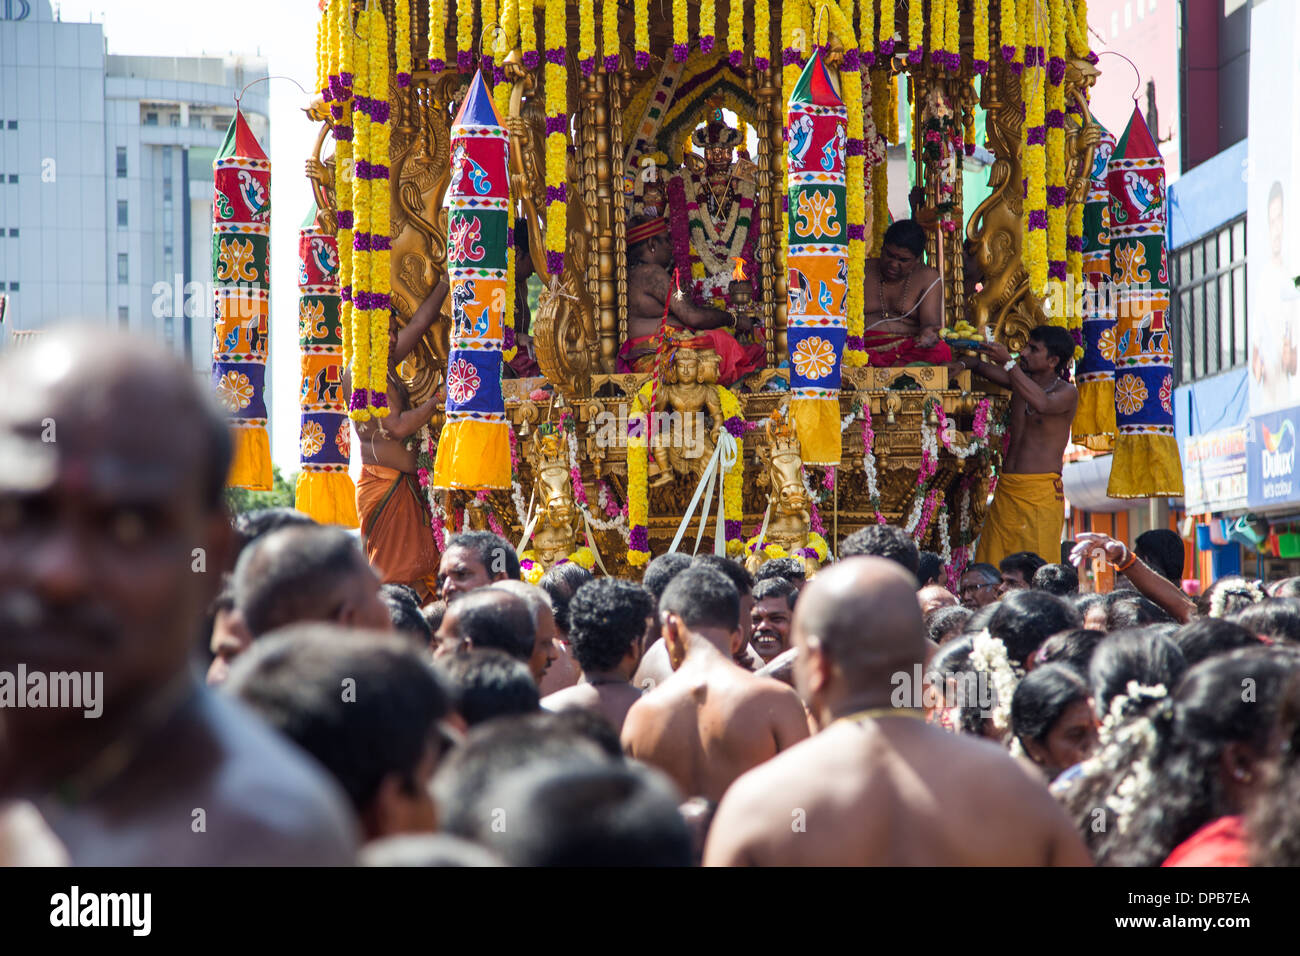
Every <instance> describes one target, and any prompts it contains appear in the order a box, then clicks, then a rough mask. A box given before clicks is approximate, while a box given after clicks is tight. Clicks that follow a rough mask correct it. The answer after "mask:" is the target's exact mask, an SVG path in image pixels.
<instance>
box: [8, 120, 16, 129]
mask: <svg viewBox="0 0 1300 956" xmlns="http://www.w3.org/2000/svg"><path fill="white" fill-rule="evenodd" d="M9 128H10V129H17V128H18V121H17V120H10V121H9Z"/></svg>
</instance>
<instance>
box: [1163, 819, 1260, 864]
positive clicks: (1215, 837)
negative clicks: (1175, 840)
mask: <svg viewBox="0 0 1300 956" xmlns="http://www.w3.org/2000/svg"><path fill="white" fill-rule="evenodd" d="M1160 865H1161V866H1249V865H1250V862H1249V860H1247V858H1246V828H1245V827H1244V826H1242V822H1241V817H1239V816H1234V817H1219V819H1217V820H1215V821H1213V822H1211V823H1207V824H1206V825H1205V826H1203V827H1201V828H1200V829H1199V830H1197V831H1196V832H1195V833H1193V834H1192V835H1191V836H1189V837H1188V838H1187V839H1186V840H1184V841H1183V842H1182V843H1180V844H1179V845H1178V846H1176V847H1175V848H1174V852H1173V853H1170V854H1169V859H1167V860H1165V862H1164V863H1162V864H1160Z"/></svg>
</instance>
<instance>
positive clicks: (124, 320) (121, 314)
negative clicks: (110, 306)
mask: <svg viewBox="0 0 1300 956" xmlns="http://www.w3.org/2000/svg"><path fill="white" fill-rule="evenodd" d="M117 324H118V325H120V326H122V328H126V327H127V326H128V325H130V324H131V310H130V309H128V308H127V307H126V306H124V305H119V306H118V307H117Z"/></svg>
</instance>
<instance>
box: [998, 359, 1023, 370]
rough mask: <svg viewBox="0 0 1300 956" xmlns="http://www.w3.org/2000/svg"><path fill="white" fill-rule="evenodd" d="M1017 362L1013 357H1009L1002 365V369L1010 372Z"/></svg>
mask: <svg viewBox="0 0 1300 956" xmlns="http://www.w3.org/2000/svg"><path fill="white" fill-rule="evenodd" d="M1019 361H1020V359H1019V358H1017V357H1016V356H1014V355H1013V356H1011V358H1009V359H1007V362H1006V364H1005V365H1003V366H1002V367H1003V368H1004V369H1006V370H1007V371H1008V372H1010V371H1011V370H1012V369H1013V368H1015V367H1016V363H1017V362H1019Z"/></svg>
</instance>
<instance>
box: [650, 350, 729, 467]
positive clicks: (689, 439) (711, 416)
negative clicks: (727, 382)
mask: <svg viewBox="0 0 1300 956" xmlns="http://www.w3.org/2000/svg"><path fill="white" fill-rule="evenodd" d="M717 380H718V353H717V352H715V351H713V349H692V348H686V347H679V348H678V349H677V350H676V352H675V353H674V355H673V359H672V364H671V365H669V366H668V368H667V369H665V370H664V377H663V381H662V382H661V383H660V386H659V388H658V390H657V391H656V393H655V399H654V407H653V408H651V409H650V412H651V415H650V421H649V425H650V435H649V445H650V449H651V451H652V453H653V455H654V463H655V465H656V466H657V467H658V469H659V473H658V476H657V477H655V478H654V479H653V480H652V481H651V482H650V486H651V487H658V486H659V485H666V484H668V483H669V482H671V481H672V480H673V477H674V476H675V475H693V476H695V477H696V478H697V479H698V478H699V477H700V475H702V474H703V473H704V469H705V468H706V467H707V466H708V463H709V459H710V458H711V457H712V456H713V449H714V447H715V446H716V445H717V442H718V432H719V430H720V429H721V428H722V403H721V402H720V401H719V400H718V390H717V387H716V382H717ZM708 420H711V423H710V422H709V421H708Z"/></svg>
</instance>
